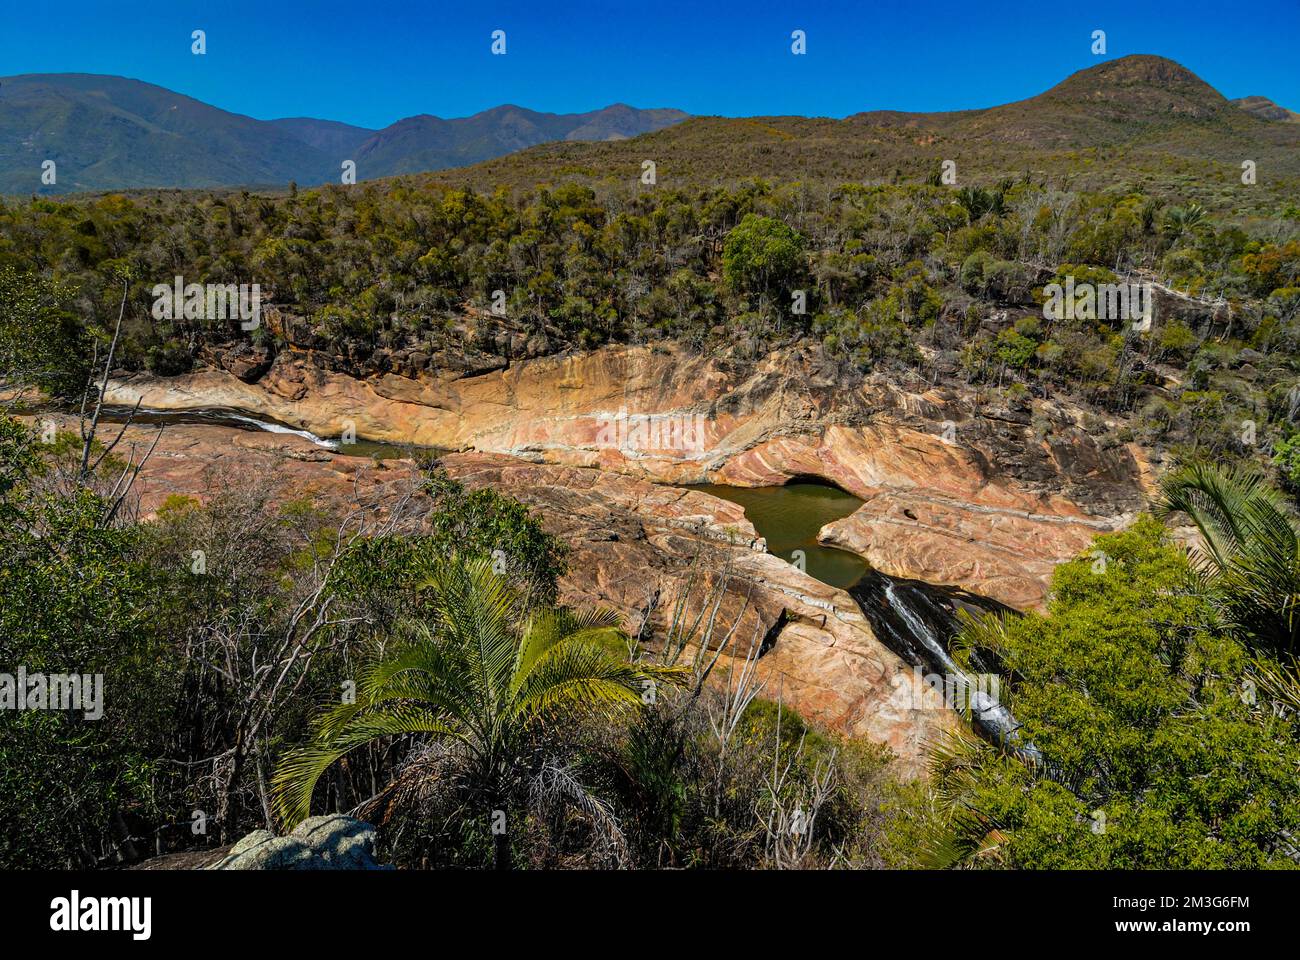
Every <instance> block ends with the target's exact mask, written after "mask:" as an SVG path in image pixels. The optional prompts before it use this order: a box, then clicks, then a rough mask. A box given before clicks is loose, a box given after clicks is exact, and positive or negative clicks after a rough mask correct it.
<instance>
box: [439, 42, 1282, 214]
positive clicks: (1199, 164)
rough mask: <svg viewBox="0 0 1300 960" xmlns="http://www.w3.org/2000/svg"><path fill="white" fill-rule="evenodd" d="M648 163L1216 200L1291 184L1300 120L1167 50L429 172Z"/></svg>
mask: <svg viewBox="0 0 1300 960" xmlns="http://www.w3.org/2000/svg"><path fill="white" fill-rule="evenodd" d="M646 158H652V159H654V160H655V161H656V163H657V176H658V180H659V183H661V184H681V183H717V182H737V181H745V180H749V179H752V178H755V177H758V178H763V179H772V180H782V179H789V178H790V177H791V176H792V175H795V176H797V177H798V179H800V180H801V181H803V182H804V183H816V182H820V183H823V184H825V185H826V186H827V187H829V188H831V189H834V188H835V187H836V186H838V185H839V184H843V183H851V182H865V183H881V182H890V181H895V180H899V179H913V180H915V179H921V178H927V177H930V176H932V175H934V174H936V173H937V172H938V171H939V170H940V168H941V165H942V164H943V162H944V161H945V160H952V161H954V162H955V163H956V165H957V166H956V169H957V170H958V183H959V184H962V185H965V184H970V183H980V182H989V181H991V180H997V179H1001V178H1004V177H1021V176H1025V175H1030V176H1032V177H1034V178H1036V179H1039V180H1042V181H1044V182H1052V183H1056V184H1068V185H1070V186H1073V187H1079V188H1089V187H1091V188H1096V187H1100V186H1111V187H1115V188H1119V189H1122V188H1125V187H1130V188H1133V189H1147V190H1152V189H1154V190H1157V191H1159V190H1167V191H1169V194H1170V199H1171V200H1172V199H1174V198H1177V199H1179V200H1180V201H1185V200H1187V199H1200V200H1201V201H1202V202H1205V203H1211V202H1215V203H1217V202H1219V201H1220V200H1222V199H1223V198H1224V197H1225V196H1227V195H1228V194H1227V193H1225V191H1226V190H1228V189H1230V188H1233V187H1234V186H1240V185H1241V181H1240V172H1241V170H1240V167H1241V163H1242V161H1243V160H1247V159H1249V160H1252V161H1256V162H1257V164H1258V169H1259V170H1260V171H1261V175H1260V179H1259V189H1258V190H1252V191H1251V192H1250V193H1248V194H1243V193H1241V192H1240V191H1237V192H1236V193H1234V194H1232V195H1233V197H1234V202H1235V203H1237V204H1238V205H1245V206H1249V205H1250V204H1255V203H1258V204H1261V205H1264V206H1267V205H1268V204H1271V203H1273V202H1275V201H1276V199H1277V197H1278V196H1279V195H1281V194H1285V193H1286V192H1287V191H1290V192H1291V194H1292V195H1294V193H1295V192H1296V189H1297V188H1298V187H1300V125H1297V124H1293V123H1277V122H1272V121H1271V120H1265V119H1262V118H1261V117H1260V116H1258V115H1255V112H1254V111H1248V110H1246V109H1242V108H1241V107H1240V106H1238V105H1234V104H1233V103H1232V102H1230V101H1229V100H1228V99H1227V98H1225V97H1224V96H1223V95H1222V94H1220V93H1219V92H1218V91H1217V90H1215V89H1214V88H1213V87H1211V86H1210V85H1209V84H1208V83H1206V82H1205V81H1204V80H1202V79H1200V78H1199V77H1198V76H1196V74H1194V73H1192V72H1191V71H1190V70H1188V69H1186V68H1185V67H1182V66H1180V65H1179V64H1177V63H1175V62H1173V61H1172V60H1167V59H1165V58H1164V57H1157V56H1150V55H1134V56H1127V57H1122V58H1118V59H1115V60H1109V61H1104V62H1102V63H1099V64H1097V65H1096V66H1093V67H1089V68H1087V69H1085V70H1081V71H1079V72H1077V73H1075V74H1073V75H1071V76H1069V77H1067V78H1066V79H1064V80H1062V81H1061V82H1060V83H1058V84H1057V85H1056V86H1054V87H1052V88H1051V89H1049V90H1047V91H1045V92H1043V93H1041V94H1038V95H1037V96H1034V97H1030V98H1028V99H1026V100H1020V101H1016V102H1014V103H1008V104H1003V105H1000V106H995V107H988V108H985V109H979V110H962V111H953V112H945V113H904V112H900V111H881V110H877V111H872V112H869V113H859V114H855V115H853V116H850V117H847V118H846V119H844V120H832V119H828V118H824V117H822V118H816V117H749V118H745V119H738V118H727V117H693V118H691V119H688V120H686V121H684V122H683V123H680V124H676V125H674V126H672V127H670V128H669V129H666V130H662V131H659V132H657V133H652V134H648V135H647V136H645V137H642V138H640V139H639V140H637V142H636V146H635V147H628V146H625V145H623V144H619V143H581V144H575V143H562V142H561V143H549V144H545V145H542V146H537V147H532V148H530V149H528V150H524V151H522V152H519V153H514V154H511V155H510V156H503V157H499V158H497V159H495V160H491V161H488V162H485V163H483V164H479V165H476V166H474V167H468V168H465V169H457V170H446V171H443V172H441V173H437V174H433V175H432V176H433V177H434V178H435V179H437V180H439V181H442V182H448V183H456V184H470V185H473V186H477V187H484V186H489V185H495V184H503V183H504V184H516V185H520V186H532V185H534V184H538V183H543V182H551V183H553V182H556V181H559V180H562V179H564V178H566V177H570V176H572V177H581V176H585V175H588V174H589V173H590V172H592V171H597V170H598V171H601V173H602V175H603V176H606V177H611V178H614V179H620V180H626V181H627V182H634V178H635V177H637V176H638V175H639V173H640V165H641V162H642V161H643V160H644V159H646Z"/></svg>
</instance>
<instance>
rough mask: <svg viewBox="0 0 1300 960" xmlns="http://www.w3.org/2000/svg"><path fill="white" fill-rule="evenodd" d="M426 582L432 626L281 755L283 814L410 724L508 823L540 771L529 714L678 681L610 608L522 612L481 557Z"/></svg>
mask: <svg viewBox="0 0 1300 960" xmlns="http://www.w3.org/2000/svg"><path fill="white" fill-rule="evenodd" d="M430 586H431V587H432V588H433V590H434V591H435V593H436V596H435V599H434V602H433V609H434V622H433V624H432V625H420V626H418V627H416V629H415V630H414V633H413V635H412V636H411V637H410V638H409V639H408V640H407V641H406V642H405V643H402V644H400V645H399V646H398V647H397V648H395V649H390V650H389V651H387V652H386V653H385V654H383V655H380V656H377V657H376V658H375V659H374V660H373V661H372V662H371V663H370V664H369V665H368V666H367V668H366V669H365V670H364V672H363V674H362V677H361V681H360V683H359V684H358V689H357V695H356V700H355V702H354V703H345V704H341V705H339V706H336V707H333V708H332V709H330V710H328V711H327V712H326V713H325V714H324V715H323V716H322V717H321V718H320V720H319V725H318V735H317V738H316V740H315V742H313V743H311V744H309V745H307V746H304V747H301V748H299V749H297V750H295V751H293V752H291V753H290V754H289V755H287V756H286V757H285V758H284V759H283V760H282V762H281V764H280V767H279V769H278V770H277V772H276V776H275V781H274V783H275V788H274V789H275V794H276V798H277V804H278V808H279V811H280V814H281V816H282V817H283V818H284V820H285V821H286V823H289V824H292V823H296V822H298V821H300V820H302V819H303V818H305V817H306V816H308V814H309V813H310V809H311V800H312V794H313V792H314V790H315V787H316V783H317V781H318V780H319V779H320V777H321V775H322V774H323V773H324V772H325V771H326V770H327V769H329V767H330V766H331V765H333V764H334V763H335V762H336V761H338V760H340V759H341V758H342V757H344V756H346V755H347V754H349V753H350V752H352V751H353V750H356V749H357V748H359V747H362V746H364V745H366V744H369V743H371V742H372V741H374V740H376V739H377V738H380V737H389V736H401V735H405V734H417V735H424V736H427V737H431V738H434V739H438V740H442V741H446V742H448V743H450V744H451V745H452V746H453V748H454V749H455V751H456V754H457V756H458V757H459V758H460V760H461V761H462V763H461V766H460V770H459V774H460V776H461V777H462V778H463V781H462V782H463V783H464V784H465V785H466V789H467V792H468V793H469V795H470V796H471V797H472V798H473V800H474V801H476V802H478V803H479V804H481V807H480V809H482V810H483V811H484V812H485V813H488V812H491V811H502V812H503V813H504V815H505V818H506V823H507V824H510V823H512V822H513V821H512V820H511V815H512V814H518V813H519V811H518V810H517V809H512V806H513V804H512V800H513V799H514V798H516V797H518V796H519V795H520V791H519V790H518V789H517V788H518V786H519V781H520V779H521V778H524V777H526V776H527V775H528V774H529V773H531V774H532V775H534V776H536V775H537V774H538V773H539V771H538V770H537V769H536V767H535V766H533V767H532V768H531V769H530V765H529V763H528V757H527V756H526V755H525V751H524V750H523V745H524V743H525V741H526V735H527V733H528V731H529V730H530V728H532V727H533V725H534V724H536V723H539V722H543V721H546V722H548V723H550V724H552V725H559V724H563V723H565V722H567V721H572V720H574V719H575V718H577V717H580V716H582V715H587V714H592V713H596V714H606V715H609V714H615V713H618V712H620V711H626V710H630V709H635V708H637V707H638V706H639V705H640V703H641V697H642V693H643V688H644V685H645V684H646V683H648V682H669V683H676V682H679V681H681V680H684V677H685V673H684V671H683V670H681V669H679V668H673V667H662V666H655V665H650V664H641V663H632V662H630V661H629V660H628V659H627V657H626V647H624V646H623V644H624V642H625V641H624V638H623V637H622V635H621V633H620V632H619V631H618V629H617V628H616V626H615V624H616V618H615V615H613V614H611V613H608V612H604V611H594V612H588V613H572V612H570V611H567V610H564V609H561V608H555V607H543V608H540V609H535V610H533V611H531V612H525V611H523V610H522V609H521V604H520V598H519V596H518V594H517V592H516V591H515V590H513V589H512V588H511V586H510V584H509V582H508V581H507V580H506V579H505V578H504V577H501V576H498V575H496V574H494V573H493V572H492V568H491V565H490V564H489V563H488V562H486V561H484V560H474V561H469V562H466V561H463V560H461V559H459V558H457V557H453V558H451V559H449V560H448V561H447V562H445V563H444V564H443V565H441V566H440V567H439V568H438V569H437V570H436V572H435V575H434V577H433V579H432V581H431V582H430ZM620 647H622V649H623V653H621V654H620V653H619V652H617V651H618V649H619V648H620ZM495 862H496V866H497V867H498V868H507V867H509V866H510V865H511V849H510V837H509V834H507V833H500V832H499V833H497V834H496V840H495Z"/></svg>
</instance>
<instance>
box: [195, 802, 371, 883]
mask: <svg viewBox="0 0 1300 960" xmlns="http://www.w3.org/2000/svg"><path fill="white" fill-rule="evenodd" d="M374 854H375V828H374V827H372V826H371V825H370V824H368V823H362V822H361V821H360V820H354V819H353V818H352V817H345V816H343V815H342V814H338V813H335V814H330V815H329V816H325V817H309V818H308V819H306V820H304V821H303V822H302V823H300V824H298V826H296V827H294V828H293V830H292V831H291V832H290V833H289V834H288V836H284V837H277V836H276V835H275V834H273V833H271V832H270V831H267V830H254V831H253V832H252V833H250V834H249V835H248V836H246V837H244V838H243V839H242V840H240V841H238V842H237V843H236V844H235V845H234V846H233V847H231V848H230V852H229V853H228V854H226V856H225V857H224V858H223V859H221V860H219V861H217V862H216V863H214V864H213V865H212V866H210V867H208V869H209V870H391V869H393V868H392V867H390V866H383V865H381V864H378V863H375V858H374Z"/></svg>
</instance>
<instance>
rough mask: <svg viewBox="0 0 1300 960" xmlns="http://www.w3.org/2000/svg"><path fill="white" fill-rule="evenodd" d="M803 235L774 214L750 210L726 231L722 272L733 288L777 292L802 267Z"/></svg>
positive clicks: (794, 278)
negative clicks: (729, 231) (750, 211)
mask: <svg viewBox="0 0 1300 960" xmlns="http://www.w3.org/2000/svg"><path fill="white" fill-rule="evenodd" d="M803 250H804V238H803V237H802V236H800V235H799V233H798V232H797V231H796V230H795V229H794V228H793V227H791V226H789V225H787V224H785V223H783V222H782V221H780V220H777V219H774V218H773V217H761V216H759V215H758V214H754V213H750V214H746V215H745V219H744V220H742V221H740V223H739V224H738V225H737V226H736V228H735V229H734V230H732V231H731V233H729V234H727V240H726V243H725V244H724V245H723V248H722V275H723V277H724V278H725V279H726V281H727V283H728V284H729V285H730V286H731V287H732V288H733V289H735V290H742V291H745V292H748V293H767V294H777V293H780V292H782V291H785V290H788V289H790V288H791V287H792V286H793V285H794V283H795V282H796V281H797V278H798V277H799V276H800V275H801V274H802V272H803V270H804V257H803Z"/></svg>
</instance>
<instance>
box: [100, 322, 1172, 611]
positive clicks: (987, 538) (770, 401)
mask: <svg viewBox="0 0 1300 960" xmlns="http://www.w3.org/2000/svg"><path fill="white" fill-rule="evenodd" d="M846 384H848V385H846ZM109 399H110V401H111V402H113V403H116V404H133V403H135V402H136V401H140V402H142V403H143V404H144V405H145V406H147V407H150V408H153V409H158V410H174V411H181V410H188V409H195V408H203V407H209V408H210V407H223V408H229V409H236V410H241V411H244V412H246V413H247V414H249V415H251V416H257V417H264V418H267V419H270V420H275V421H278V422H281V423H284V424H289V425H292V426H296V427H299V428H302V429H305V430H308V431H310V432H312V433H314V434H317V435H319V436H322V437H337V436H340V435H342V434H344V433H345V432H347V431H355V434H356V436H358V437H363V438H367V439H371V440H379V441H389V442H398V443H414V444H419V445H423V446H431V447H441V448H447V449H453V450H474V451H478V452H483V453H495V454H503V455H507V456H510V457H513V458H515V459H517V460H524V461H528V462H534V463H539V464H553V465H559V466H581V467H594V468H599V469H600V470H601V471H603V472H605V473H609V474H617V475H621V476H629V477H635V478H644V479H647V480H654V481H659V482H666V483H705V482H717V483H725V484H732V485H740V486H769V485H774V484H780V483H784V482H786V481H788V480H790V479H792V478H796V477H816V478H819V479H822V480H825V481H829V482H831V483H834V484H836V485H837V486H839V487H841V488H842V489H844V490H846V491H848V492H849V493H852V494H853V495H855V496H858V497H860V498H862V499H863V501H864V503H863V506H862V507H861V509H860V510H859V511H857V512H856V513H855V514H854V515H853V516H851V517H848V518H845V519H844V520H842V521H839V522H838V523H837V524H835V525H833V527H832V529H830V530H828V531H827V534H826V537H827V540H828V542H830V543H832V544H834V545H836V546H840V547H843V548H844V549H847V550H851V551H853V552H855V553H857V554H859V555H861V556H863V557H864V558H865V559H867V560H868V561H869V562H870V563H871V564H872V565H873V566H875V567H876V568H877V569H879V570H881V571H883V572H885V573H888V574H890V575H893V576H899V577H907V578H913V579H918V580H925V581H928V582H932V583H940V584H947V585H952V586H957V587H961V588H963V589H966V590H970V591H971V592H973V593H977V594H981V595H984V596H989V597H992V598H994V599H996V600H998V601H1000V602H1002V603H1006V604H1008V605H1010V606H1013V607H1017V608H1021V609H1024V608H1031V607H1038V606H1041V604H1042V602H1043V599H1044V596H1045V592H1046V588H1047V583H1048V580H1049V578H1050V575H1051V570H1052V568H1053V567H1054V566H1055V565H1056V564H1057V563H1059V562H1060V561H1061V560H1063V559H1065V558H1067V557H1070V556H1073V555H1074V554H1076V553H1077V552H1078V551H1079V550H1081V549H1083V548H1084V547H1086V546H1087V544H1088V542H1089V541H1090V540H1091V538H1092V537H1093V536H1095V535H1096V534H1098V533H1102V532H1106V531H1109V530H1113V529H1117V528H1119V527H1121V526H1123V525H1124V524H1125V523H1127V522H1128V521H1129V520H1130V519H1131V518H1132V517H1133V515H1134V514H1135V513H1136V512H1137V511H1138V510H1140V509H1141V508H1142V506H1143V504H1144V500H1145V496H1144V495H1145V492H1146V490H1147V489H1148V488H1149V482H1150V474H1151V468H1150V465H1149V464H1148V463H1147V462H1146V459H1145V457H1144V454H1143V451H1142V450H1141V449H1140V448H1138V447H1137V446H1136V445H1134V444H1126V443H1120V442H1119V441H1118V440H1117V439H1116V432H1117V426H1118V425H1115V424H1104V423H1099V422H1089V421H1088V420H1087V419H1086V418H1085V417H1084V416H1083V414H1082V413H1081V412H1080V411H1078V410H1076V409H1073V408H1071V407H1069V406H1068V405H1066V404H1061V403H1056V402H1053V401H1050V400H1036V401H1033V402H1032V403H1030V402H1028V401H1026V402H1024V403H1023V404H1021V405H1019V406H1015V407H1009V406H1007V405H1005V404H1004V405H1002V406H993V405H990V403H989V402H987V401H986V400H985V399H984V398H981V397H980V396H979V395H978V394H976V393H974V392H964V393H963V392H958V391H954V390H947V389H938V390H932V389H926V388H925V385H924V384H918V385H916V386H915V388H904V387H901V386H899V385H897V384H894V383H890V382H887V381H885V380H882V379H867V380H858V381H854V380H853V379H852V378H849V379H848V380H846V379H845V377H844V376H843V375H842V371H839V370H838V369H837V368H834V367H832V366H829V365H827V364H826V363H825V362H824V361H822V360H821V359H819V357H818V356H817V355H816V354H815V353H814V352H810V351H802V350H799V349H788V350H784V351H780V352H776V353H773V354H771V355H770V356H768V357H765V358H763V359H761V360H757V361H753V362H747V363H740V362H737V361H734V360H719V359H713V358H707V357H702V356H698V355H692V354H689V353H687V352H686V351H685V350H683V349H682V348H680V347H678V346H673V345H669V346H657V347H654V348H650V347H607V348H604V349H601V350H597V351H594V352H591V353H586V354H580V355H572V356H560V357H542V358H536V359H531V360H525V361H519V362H515V363H513V364H510V365H508V366H505V367H503V368H500V369H493V370H491V371H489V372H486V373H474V372H472V371H468V372H467V371H459V372H455V373H446V374H443V375H435V374H420V375H418V376H399V375H397V374H394V373H375V374H373V375H370V376H366V377H357V376H351V375H348V374H345V373H340V372H338V371H336V370H332V369H329V368H328V367H325V366H319V365H318V360H317V358H315V357H313V355H312V354H310V353H307V352H302V351H286V352H284V353H281V354H279V355H278V356H276V357H275V358H274V360H273V361H271V362H270V363H269V364H266V365H262V366H259V367H258V368H257V369H255V370H252V371H250V370H246V369H244V368H242V367H241V368H239V369H238V370H235V369H233V368H232V369H222V368H219V367H214V368H210V369H206V370H204V371H201V372H196V373H192V374H188V375H185V376H181V377H173V378H159V377H153V376H149V375H135V376H131V377H124V378H121V379H117V380H114V381H113V382H112V384H111V386H110V391H109Z"/></svg>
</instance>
